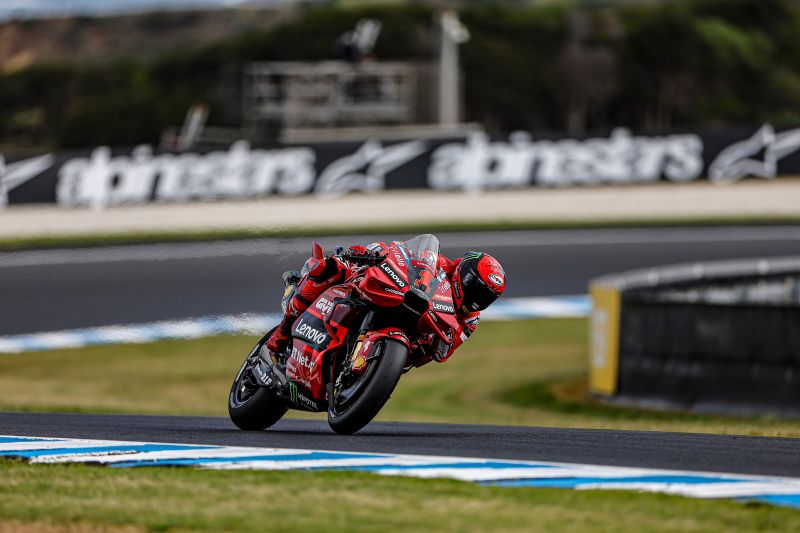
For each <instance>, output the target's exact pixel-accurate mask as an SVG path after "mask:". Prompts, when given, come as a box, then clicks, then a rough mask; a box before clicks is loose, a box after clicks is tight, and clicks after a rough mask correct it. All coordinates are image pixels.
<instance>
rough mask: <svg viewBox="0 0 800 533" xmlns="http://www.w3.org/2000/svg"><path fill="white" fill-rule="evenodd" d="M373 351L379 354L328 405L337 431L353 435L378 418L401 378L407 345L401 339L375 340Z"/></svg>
mask: <svg viewBox="0 0 800 533" xmlns="http://www.w3.org/2000/svg"><path fill="white" fill-rule="evenodd" d="M378 350H382V353H380V354H379V352H378ZM373 354H375V355H376V356H377V357H376V358H375V359H374V360H372V361H370V362H369V364H368V366H367V368H366V369H365V370H364V373H363V374H361V375H360V376H359V377H358V378H356V379H355V380H354V381H353V382H352V383H349V384H345V385H343V386H342V388H341V390H339V391H338V394H335V395H334V398H333V401H332V402H331V404H330V406H329V408H328V425H330V427H331V429H333V430H334V431H335V432H336V433H339V434H341V435H351V434H353V433H355V432H356V431H358V430H359V429H361V428H363V427H364V426H366V425H367V424H369V423H370V421H371V420H372V419H373V418H375V416H376V415H377V414H378V412H379V411H380V410H381V408H382V407H383V406H384V404H385V403H386V401H387V400H388V399H389V397H390V396H391V395H392V392H393V391H394V388H395V387H396V386H397V382H398V381H399V380H400V375H401V374H402V373H403V367H404V366H405V362H406V357H407V356H408V348H406V346H405V345H404V344H402V343H400V342H397V341H393V340H390V339H382V340H380V341H378V342H377V343H375V348H373ZM371 358H372V354H370V359H371Z"/></svg>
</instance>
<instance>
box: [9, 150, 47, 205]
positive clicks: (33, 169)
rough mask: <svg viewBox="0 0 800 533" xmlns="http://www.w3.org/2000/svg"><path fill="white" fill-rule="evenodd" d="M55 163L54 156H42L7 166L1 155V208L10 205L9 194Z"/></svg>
mask: <svg viewBox="0 0 800 533" xmlns="http://www.w3.org/2000/svg"><path fill="white" fill-rule="evenodd" d="M53 163H55V156H54V155H53V154H45V155H40V156H38V157H32V158H30V159H25V160H23V161H15V162H14V163H9V164H6V162H5V158H4V157H3V154H0V208H2V207H5V206H6V205H8V193H9V192H11V190H12V189H15V188H17V187H19V186H20V185H22V184H24V183H26V182H28V181H30V180H31V179H33V178H35V177H36V176H38V175H39V174H41V173H42V172H44V171H45V170H47V169H48V168H50V167H52V166H53Z"/></svg>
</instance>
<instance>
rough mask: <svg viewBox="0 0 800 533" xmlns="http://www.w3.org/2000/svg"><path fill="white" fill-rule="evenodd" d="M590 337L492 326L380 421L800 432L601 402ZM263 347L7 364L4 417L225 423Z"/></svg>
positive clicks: (116, 352) (80, 353) (579, 323)
mask: <svg viewBox="0 0 800 533" xmlns="http://www.w3.org/2000/svg"><path fill="white" fill-rule="evenodd" d="M586 333H587V324H586V321H585V320H582V319H562V320H539V321H529V322H494V323H485V324H482V325H481V326H480V328H479V330H478V332H477V333H476V334H475V336H473V338H472V339H470V341H469V342H468V343H467V344H465V345H464V347H463V348H461V349H460V350H459V352H458V353H457V354H456V355H455V356H454V357H453V358H452V359H451V360H450V361H449V362H447V363H445V364H441V365H440V364H435V363H432V364H430V365H428V366H426V367H423V368H420V369H415V370H413V371H411V372H410V373H409V374H407V375H405V376H403V378H402V379H401V381H400V385H399V386H398V388H397V390H396V392H395V394H394V395H393V397H392V399H391V401H390V402H389V403H388V404H387V406H386V407H385V409H384V411H383V412H382V413H381V414H380V415H379V419H382V420H406V421H428V422H458V423H481V424H522V425H539V426H561V427H588V428H596V427H602V428H621V429H644V430H663V431H692V432H712V433H734V434H753V435H781V436H800V421H798V420H784V419H778V418H769V417H761V418H751V419H743V418H725V417H714V416H699V415H691V414H683V413H676V414H668V413H656V412H649V411H641V410H632V409H617V408H609V407H604V406H598V405H593V404H592V403H590V402H588V401H586V399H585V395H584V394H583V393H584V390H585V389H584V388H583V387H584V383H585V372H586V367H587V363H586V340H587V339H586ZM254 341H255V339H252V338H248V337H213V338H207V339H200V340H193V341H168V342H158V343H153V344H143V345H121V346H99V347H90V348H83V349H76V350H60V351H53V352H45V353H38V354H21V355H10V356H0V409H5V410H29V411H40V410H49V411H86V412H126V413H170V414H205V415H225V414H226V397H227V392H228V388H229V386H230V381H231V380H232V379H233V376H234V374H235V372H236V370H237V369H238V366H239V364H240V363H241V361H242V360H243V358H244V356H245V355H246V354H247V353H248V351H249V349H250V347H251V345H252V343H253V342H254ZM290 416H312V417H314V416H316V417H319V416H321V415H302V414H300V413H297V412H292V413H291V414H290Z"/></svg>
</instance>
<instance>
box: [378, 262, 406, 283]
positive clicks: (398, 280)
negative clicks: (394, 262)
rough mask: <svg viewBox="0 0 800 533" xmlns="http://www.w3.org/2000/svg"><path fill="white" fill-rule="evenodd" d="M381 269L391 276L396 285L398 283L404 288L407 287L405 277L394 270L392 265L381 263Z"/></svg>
mask: <svg viewBox="0 0 800 533" xmlns="http://www.w3.org/2000/svg"><path fill="white" fill-rule="evenodd" d="M380 269H381V270H383V271H384V272H386V275H387V276H389V278H390V279H391V280H392V281H393V282H394V284H395V285H397V286H398V287H400V288H401V289H404V288H405V287H406V285H407V283H406V282H405V281H403V278H401V277H400V275H398V274H397V272H395V271H394V270H392V267H390V266H389V264H388V263H385V262H384V263H381V264H380Z"/></svg>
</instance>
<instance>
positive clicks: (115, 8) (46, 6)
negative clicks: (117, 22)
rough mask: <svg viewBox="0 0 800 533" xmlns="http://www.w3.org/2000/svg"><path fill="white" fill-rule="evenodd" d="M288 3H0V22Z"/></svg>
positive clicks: (200, 0) (170, 0) (96, 0)
mask: <svg viewBox="0 0 800 533" xmlns="http://www.w3.org/2000/svg"><path fill="white" fill-rule="evenodd" d="M291 1H292V0H0V20H7V19H9V18H44V17H50V16H59V15H109V14H117V13H129V12H134V11H149V10H156V9H165V8H166V9H181V8H197V7H200V8H208V7H232V6H238V5H247V4H256V5H274V4H281V3H288V2H291Z"/></svg>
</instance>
